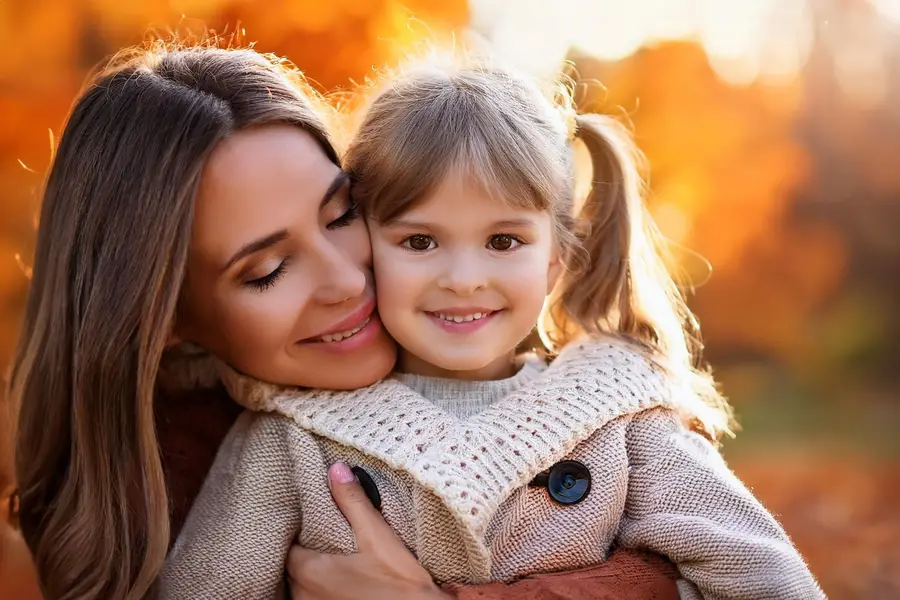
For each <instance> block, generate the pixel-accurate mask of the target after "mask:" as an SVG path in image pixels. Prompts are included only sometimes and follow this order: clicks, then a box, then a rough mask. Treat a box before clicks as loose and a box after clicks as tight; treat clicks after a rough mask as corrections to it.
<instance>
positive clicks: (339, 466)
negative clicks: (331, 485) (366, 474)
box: [328, 462, 356, 483]
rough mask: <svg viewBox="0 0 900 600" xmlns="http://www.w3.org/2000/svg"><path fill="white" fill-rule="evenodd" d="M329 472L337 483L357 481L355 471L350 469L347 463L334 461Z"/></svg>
mask: <svg viewBox="0 0 900 600" xmlns="http://www.w3.org/2000/svg"><path fill="white" fill-rule="evenodd" d="M328 473H329V475H330V476H331V480H332V481H334V482H335V483H353V482H354V481H356V475H354V474H353V471H351V470H350V467H348V466H347V463H342V462H336V463H334V464H333V465H331V468H330V469H329V470H328Z"/></svg>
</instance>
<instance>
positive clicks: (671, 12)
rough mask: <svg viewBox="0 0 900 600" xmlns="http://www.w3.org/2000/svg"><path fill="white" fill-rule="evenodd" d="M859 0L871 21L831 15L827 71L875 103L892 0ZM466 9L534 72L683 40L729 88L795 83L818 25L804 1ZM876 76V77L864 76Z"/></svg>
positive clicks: (548, 1)
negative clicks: (836, 34) (831, 63)
mask: <svg viewBox="0 0 900 600" xmlns="http://www.w3.org/2000/svg"><path fill="white" fill-rule="evenodd" d="M869 2H870V3H871V5H872V7H871V8H870V9H869V13H871V14H874V13H875V11H877V14H878V15H879V16H876V17H874V19H875V20H876V21H880V23H875V24H873V23H872V19H869V21H868V24H867V26H866V28H864V29H865V30H864V31H863V32H862V33H861V34H860V32H859V31H849V30H848V29H850V27H848V25H847V22H846V21H847V20H846V19H845V18H841V19H838V18H837V16H838V15H835V16H836V18H835V21H837V22H838V23H839V24H840V26H839V27H840V29H841V30H842V31H844V30H848V31H847V34H846V35H845V36H843V37H842V38H841V39H840V40H839V44H838V46H839V48H836V49H835V54H836V55H838V56H837V57H836V59H835V63H836V66H835V68H836V71H837V74H838V77H840V78H842V80H846V81H847V84H846V86H845V89H846V90H847V93H848V94H850V95H853V96H855V97H859V98H862V99H864V103H869V102H872V101H880V100H878V99H879V98H881V97H882V96H883V94H882V92H880V91H878V90H880V89H881V88H884V87H885V82H884V81H883V75H884V74H883V73H881V71H880V70H879V67H878V65H879V64H881V63H883V62H884V59H883V54H884V53H885V52H886V50H887V49H888V44H887V42H886V41H885V40H884V39H883V37H884V36H879V35H878V30H879V29H880V30H884V29H885V28H886V27H887V26H888V25H889V26H891V27H893V26H895V25H900V0H869ZM470 6H471V9H472V13H473V17H474V18H473V22H474V26H475V28H476V29H477V30H478V31H480V32H481V33H483V34H484V35H485V36H486V37H487V38H488V39H490V40H491V41H492V42H493V43H494V45H495V46H496V47H498V48H499V49H500V50H501V52H504V53H506V54H507V55H508V56H509V57H511V58H513V59H514V60H516V61H517V62H518V63H519V64H520V65H522V66H523V67H525V68H529V69H532V70H533V71H535V72H536V73H540V74H551V73H553V72H554V69H556V68H557V67H558V65H559V64H560V63H561V62H562V61H563V60H564V58H565V57H566V55H567V53H568V52H569V51H570V50H571V49H574V50H575V51H577V52H584V53H586V54H589V55H591V56H595V57H597V58H599V59H601V60H607V61H617V60H621V59H623V58H626V57H628V56H630V55H631V54H634V53H635V52H637V51H638V50H639V49H640V48H642V47H646V46H650V45H653V44H656V43H659V42H662V41H668V40H684V39H688V40H695V41H697V42H698V43H699V44H700V45H701V46H702V47H703V49H704V51H705V52H706V54H707V56H708V58H709V64H710V66H711V67H712V68H713V70H714V71H715V72H716V74H717V75H718V76H719V78H721V79H722V80H723V81H725V82H727V83H729V84H732V85H751V84H755V83H762V84H764V85H770V86H787V85H791V84H793V83H795V82H796V81H797V79H798V77H799V74H800V72H801V71H802V70H803V68H804V67H805V66H806V63H807V61H808V59H809V55H810V52H811V49H812V47H813V43H814V38H815V35H816V29H817V23H818V28H821V27H826V26H827V20H823V19H822V18H821V17H822V15H823V11H825V9H822V8H821V7H817V11H816V13H815V14H814V13H813V10H812V7H811V2H810V0H790V1H785V0H629V1H628V2H621V1H619V0H555V1H554V0H522V1H520V2H504V1H502V0H471V2H470ZM851 16H852V15H851ZM816 19H818V21H816ZM826 35H827V34H826ZM860 38H862V41H860ZM832 45H833V44H832ZM860 46H861V47H860ZM879 57H881V58H879ZM877 75H881V76H882V80H881V81H873V78H875V77H876V76H877Z"/></svg>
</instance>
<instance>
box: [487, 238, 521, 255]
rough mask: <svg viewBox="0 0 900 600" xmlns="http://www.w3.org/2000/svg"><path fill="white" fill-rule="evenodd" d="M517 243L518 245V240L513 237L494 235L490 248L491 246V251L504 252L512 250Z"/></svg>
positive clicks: (489, 244)
mask: <svg viewBox="0 0 900 600" xmlns="http://www.w3.org/2000/svg"><path fill="white" fill-rule="evenodd" d="M516 243H518V240H517V239H515V238H514V237H513V236H511V235H494V236H491V239H490V241H489V242H488V246H490V248H491V250H498V251H500V252H502V251H504V250H509V249H511V248H512V247H513V246H514V245H515V244H516Z"/></svg>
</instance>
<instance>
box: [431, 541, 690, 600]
mask: <svg viewBox="0 0 900 600" xmlns="http://www.w3.org/2000/svg"><path fill="white" fill-rule="evenodd" d="M677 578H678V571H677V570H676V569H675V566H674V565H673V564H672V563H670V562H669V561H668V560H666V559H665V558H663V557H661V556H658V555H656V554H651V553H645V552H639V551H636V550H625V549H620V550H616V551H614V552H613V553H612V555H610V557H609V559H608V560H607V561H606V562H605V563H603V564H601V565H598V566H595V567H589V568H587V569H580V570H577V571H567V572H564V573H550V574H546V575H533V576H531V577H527V578H525V579H521V580H519V581H516V582H514V583H511V584H507V585H504V584H500V583H488V584H484V585H478V586H446V587H445V588H444V589H445V590H446V591H447V592H449V593H451V594H453V595H455V596H456V597H457V598H458V599H459V600H678V589H677V588H676V586H675V580H676V579H677Z"/></svg>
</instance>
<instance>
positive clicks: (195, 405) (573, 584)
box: [157, 388, 678, 600]
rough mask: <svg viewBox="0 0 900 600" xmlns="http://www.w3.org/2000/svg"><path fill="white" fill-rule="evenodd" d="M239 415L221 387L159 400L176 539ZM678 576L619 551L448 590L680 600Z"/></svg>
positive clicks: (522, 598)
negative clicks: (565, 567)
mask: <svg viewBox="0 0 900 600" xmlns="http://www.w3.org/2000/svg"><path fill="white" fill-rule="evenodd" d="M240 412H241V408H240V407H239V406H238V405H237V404H235V403H234V402H233V401H231V399H230V398H229V397H228V395H227V394H226V393H225V391H224V389H222V388H215V389H211V390H197V389H195V390H191V391H185V392H179V393H166V394H161V395H160V396H159V398H158V401H157V427H158V435H159V443H160V450H161V453H162V458H163V464H164V466H165V469H166V477H167V481H168V486H169V498H170V518H171V522H172V532H171V535H172V538H171V539H172V541H174V540H175V538H176V537H177V536H178V533H179V531H180V530H181V526H182V525H183V523H184V520H185V517H186V516H187V513H188V511H189V510H190V507H191V504H192V503H193V501H194V499H195V498H196V496H197V494H198V493H199V491H200V486H201V485H202V484H203V480H204V478H205V476H206V473H207V472H208V471H209V469H210V467H211V466H212V463H213V461H214V459H215V456H216V451H217V449H218V447H219V444H220V443H221V441H222V440H223V439H224V438H225V435H226V434H227V433H228V430H229V428H230V427H231V425H232V424H233V423H234V421H235V420H236V419H237V416H238V415H239V414H240ZM676 577H677V571H676V570H675V567H674V565H672V564H671V563H670V562H668V561H667V560H666V559H664V558H661V557H658V556H656V555H652V554H647V553H642V552H636V551H631V550H616V551H615V552H613V554H612V555H611V556H610V557H609V559H608V560H607V561H606V562H605V563H603V564H602V565H599V566H596V567H591V568H588V569H581V570H577V571H570V572H564V573H553V574H546V575H535V576H532V577H528V578H525V579H522V580H519V581H516V582H513V583H510V584H502V583H490V584H484V585H475V586H453V587H448V588H447V591H448V592H451V593H453V594H454V595H456V597H457V598H459V599H460V600H582V599H583V600H607V599H610V600H611V599H616V600H639V599H640V600H670V599H671V600H677V598H678V591H677V588H676V585H675V579H676Z"/></svg>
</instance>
